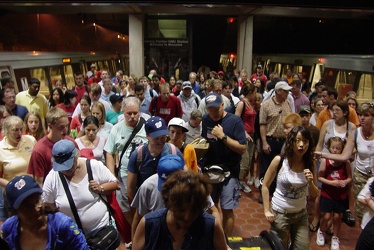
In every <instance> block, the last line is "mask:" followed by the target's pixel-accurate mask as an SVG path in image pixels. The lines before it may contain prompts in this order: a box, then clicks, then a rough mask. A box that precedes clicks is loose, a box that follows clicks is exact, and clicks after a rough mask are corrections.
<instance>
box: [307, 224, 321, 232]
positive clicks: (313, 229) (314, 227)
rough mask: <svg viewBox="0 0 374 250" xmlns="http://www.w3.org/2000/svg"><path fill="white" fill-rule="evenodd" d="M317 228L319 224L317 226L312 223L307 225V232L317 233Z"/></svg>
mask: <svg viewBox="0 0 374 250" xmlns="http://www.w3.org/2000/svg"><path fill="white" fill-rule="evenodd" d="M318 228H319V223H318V224H317V226H315V225H313V223H310V224H309V231H311V232H313V233H314V232H317V230H318Z"/></svg>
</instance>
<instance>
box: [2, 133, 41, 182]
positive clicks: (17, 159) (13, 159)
mask: <svg viewBox="0 0 374 250" xmlns="http://www.w3.org/2000/svg"><path fill="white" fill-rule="evenodd" d="M35 144H36V140H35V138H34V137H33V136H31V135H22V138H21V141H20V142H19V144H18V147H13V146H12V145H10V144H9V143H8V140H7V137H5V138H4V139H3V140H2V141H1V142H0V177H2V178H4V179H6V180H8V181H10V180H11V179H12V178H13V177H15V176H19V175H23V174H26V171H27V166H28V164H29V161H30V156H31V152H32V149H33V148H34V146H35Z"/></svg>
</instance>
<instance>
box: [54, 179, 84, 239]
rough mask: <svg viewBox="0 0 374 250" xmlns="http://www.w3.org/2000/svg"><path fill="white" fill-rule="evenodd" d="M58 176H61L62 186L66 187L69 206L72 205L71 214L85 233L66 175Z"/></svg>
mask: <svg viewBox="0 0 374 250" xmlns="http://www.w3.org/2000/svg"><path fill="white" fill-rule="evenodd" d="M58 175H59V176H60V179H61V182H62V185H63V186H64V189H65V193H66V196H67V198H68V201H69V205H70V209H71V212H72V213H73V215H74V219H75V222H76V223H77V225H78V227H79V229H81V230H82V232H83V227H82V222H81V220H80V218H79V215H78V211H77V207H76V206H75V203H74V200H73V197H72V196H71V192H70V189H69V186H68V183H67V181H66V179H65V177H64V175H63V174H62V173H61V172H58Z"/></svg>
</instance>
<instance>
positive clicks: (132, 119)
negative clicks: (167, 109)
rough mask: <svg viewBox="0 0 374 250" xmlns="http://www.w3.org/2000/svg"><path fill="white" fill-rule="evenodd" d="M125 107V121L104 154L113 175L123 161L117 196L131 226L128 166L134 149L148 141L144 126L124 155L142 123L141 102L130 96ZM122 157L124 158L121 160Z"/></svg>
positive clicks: (117, 128)
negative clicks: (116, 166)
mask: <svg viewBox="0 0 374 250" xmlns="http://www.w3.org/2000/svg"><path fill="white" fill-rule="evenodd" d="M123 105H124V110H125V112H124V116H125V119H124V121H121V122H119V123H117V124H116V125H114V126H113V128H112V130H111V131H110V134H109V137H108V140H107V141H106V143H105V146H104V152H105V156H106V157H105V165H106V166H107V167H108V168H109V170H110V171H111V172H112V173H113V174H114V173H115V171H114V170H115V165H116V162H118V161H119V160H121V162H120V163H119V164H118V167H119V173H118V176H117V177H118V179H119V183H120V187H121V188H120V190H118V191H117V192H116V196H117V201H118V203H119V205H120V207H121V210H122V212H123V214H124V216H125V218H126V220H127V221H128V222H129V224H130V225H131V221H132V214H131V212H130V203H129V201H128V198H127V196H128V194H127V166H128V163H129V158H130V155H131V153H132V152H133V151H134V149H135V148H136V147H137V146H139V145H140V144H144V143H147V141H148V140H147V137H146V133H145V128H144V124H143V125H142V126H141V128H140V130H139V131H138V132H137V133H136V134H135V136H134V138H133V139H132V140H131V142H130V144H129V146H128V147H127V148H126V149H125V153H123V150H124V146H125V144H126V143H127V141H128V139H129V137H130V136H131V134H132V133H133V131H134V129H135V127H136V126H137V125H138V123H139V121H140V110H139V105H140V101H139V100H138V99H137V98H136V97H133V96H130V97H127V98H126V99H125V100H124V104H123ZM116 154H117V155H118V158H116ZM122 154H123V156H122ZM121 156H122V158H121V159H119V158H120V157H121Z"/></svg>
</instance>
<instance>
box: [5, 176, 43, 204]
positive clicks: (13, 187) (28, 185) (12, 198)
mask: <svg viewBox="0 0 374 250" xmlns="http://www.w3.org/2000/svg"><path fill="white" fill-rule="evenodd" d="M5 193H6V198H7V199H8V201H9V204H10V206H11V207H12V208H14V209H18V208H19V206H20V205H21V203H22V202H23V201H24V200H25V199H26V198H27V197H29V196H30V195H32V194H35V193H38V194H41V193H43V190H42V189H41V188H40V187H39V185H38V183H36V181H35V180H34V179H33V178H32V177H31V176H29V175H22V176H16V177H14V178H13V179H12V180H11V181H10V182H8V184H7V185H6V186H5Z"/></svg>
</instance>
